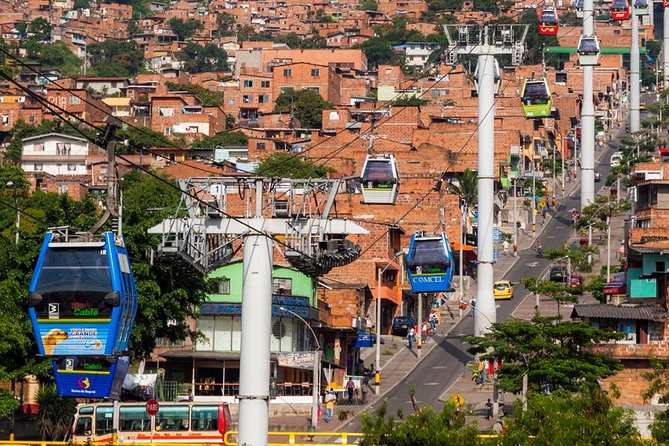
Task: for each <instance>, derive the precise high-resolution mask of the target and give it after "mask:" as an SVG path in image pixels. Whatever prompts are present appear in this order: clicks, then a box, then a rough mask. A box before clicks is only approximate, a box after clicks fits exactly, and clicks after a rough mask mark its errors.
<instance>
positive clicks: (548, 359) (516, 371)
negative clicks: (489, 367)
mask: <svg viewBox="0 0 669 446" xmlns="http://www.w3.org/2000/svg"><path fill="white" fill-rule="evenodd" d="M556 322H557V320H556V319H555V318H546V317H541V316H535V317H534V318H533V319H532V320H531V321H526V320H521V319H513V318H512V319H509V320H507V321H505V322H498V323H494V324H492V330H491V331H490V332H489V333H486V334H484V335H483V336H482V337H474V336H469V337H467V338H466V341H467V342H469V343H470V344H472V345H473V347H471V348H470V349H469V352H470V353H472V354H480V355H481V358H497V359H501V360H502V364H504V366H503V367H502V368H501V369H500V371H499V378H498V386H499V388H500V389H502V390H504V391H506V392H512V393H518V392H520V391H521V390H522V378H523V375H524V374H526V373H527V375H528V382H529V389H530V390H531V391H534V392H540V391H541V390H542V388H543V386H544V385H546V384H548V385H550V387H551V389H565V390H567V391H570V392H575V391H579V390H582V389H585V388H591V387H596V386H598V382H597V381H598V380H600V379H602V378H606V377H608V376H611V375H613V374H614V373H616V372H617V371H619V370H621V369H622V365H621V363H620V361H618V360H617V359H614V358H610V357H607V356H601V355H597V354H594V353H590V352H589V351H588V347H590V346H592V345H593V344H596V343H599V342H602V341H609V340H612V339H621V338H622V336H623V335H622V333H615V332H605V331H602V330H599V329H597V328H594V327H591V326H590V325H588V324H586V323H584V322H572V321H567V322H560V323H556Z"/></svg>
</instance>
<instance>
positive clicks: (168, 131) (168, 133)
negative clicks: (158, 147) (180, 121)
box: [164, 127, 172, 135]
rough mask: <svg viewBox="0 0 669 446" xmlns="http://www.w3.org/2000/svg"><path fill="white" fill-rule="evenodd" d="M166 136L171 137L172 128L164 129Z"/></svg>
mask: <svg viewBox="0 0 669 446" xmlns="http://www.w3.org/2000/svg"><path fill="white" fill-rule="evenodd" d="M164 133H165V134H166V135H171V134H172V127H165V132H164Z"/></svg>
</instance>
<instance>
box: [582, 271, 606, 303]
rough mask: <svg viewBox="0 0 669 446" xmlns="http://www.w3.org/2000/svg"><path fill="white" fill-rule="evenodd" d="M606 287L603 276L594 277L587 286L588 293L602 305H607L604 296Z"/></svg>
mask: <svg viewBox="0 0 669 446" xmlns="http://www.w3.org/2000/svg"><path fill="white" fill-rule="evenodd" d="M604 285H606V280H605V279H604V277H602V276H594V277H593V278H592V279H590V282H588V284H587V285H586V287H585V289H586V291H589V292H590V294H592V297H594V298H595V299H597V300H598V301H599V302H600V303H606V296H605V295H604Z"/></svg>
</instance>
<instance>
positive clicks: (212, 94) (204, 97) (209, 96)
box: [166, 82, 223, 107]
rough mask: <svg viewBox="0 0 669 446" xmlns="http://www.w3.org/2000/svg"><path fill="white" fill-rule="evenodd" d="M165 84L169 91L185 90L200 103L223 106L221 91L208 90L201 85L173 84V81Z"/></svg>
mask: <svg viewBox="0 0 669 446" xmlns="http://www.w3.org/2000/svg"><path fill="white" fill-rule="evenodd" d="M166 85H167V88H168V89H169V90H170V91H187V92H188V93H190V94H192V95H193V96H195V97H196V98H198V99H199V100H200V101H202V105H205V106H215V107H222V106H223V93H221V92H218V91H212V90H208V89H206V88H204V87H203V86H202V85H193V84H175V83H174V82H167V84H166Z"/></svg>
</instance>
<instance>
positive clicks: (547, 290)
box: [520, 276, 583, 317]
mask: <svg viewBox="0 0 669 446" xmlns="http://www.w3.org/2000/svg"><path fill="white" fill-rule="evenodd" d="M520 282H521V283H522V284H523V286H524V287H525V288H526V289H527V290H528V291H529V292H531V293H535V294H543V295H544V296H548V297H550V298H551V299H553V300H555V301H556V302H557V304H558V317H559V316H560V306H561V304H562V302H578V296H579V295H581V294H583V290H582V289H581V287H573V286H571V284H568V283H564V282H553V281H552V280H540V279H539V278H538V277H536V276H534V277H523V278H522V279H520Z"/></svg>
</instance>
